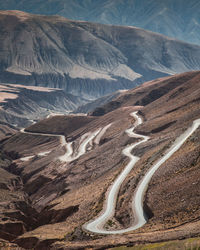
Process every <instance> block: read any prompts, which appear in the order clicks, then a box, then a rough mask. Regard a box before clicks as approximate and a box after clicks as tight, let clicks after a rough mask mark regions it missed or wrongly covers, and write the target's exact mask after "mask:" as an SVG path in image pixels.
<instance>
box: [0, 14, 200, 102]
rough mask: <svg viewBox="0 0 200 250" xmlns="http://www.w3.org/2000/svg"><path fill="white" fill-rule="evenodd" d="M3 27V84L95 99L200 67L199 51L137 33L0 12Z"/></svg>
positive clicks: (129, 29) (130, 29)
mask: <svg viewBox="0 0 200 250" xmlns="http://www.w3.org/2000/svg"><path fill="white" fill-rule="evenodd" d="M0 28H1V29H0V37H1V39H0V45H1V53H0V72H1V74H0V81H1V82H5V83H18V84H21V83H23V84H25V85H39V86H45V87H54V88H62V89H64V90H65V91H66V92H68V93H71V94H73V95H79V96H80V95H82V96H83V97H84V98H86V99H96V98H97V97H101V96H103V95H106V94H109V93H111V92H114V91H116V90H119V89H130V88H132V87H134V86H136V85H138V84H141V83H142V82H144V81H147V80H151V79H155V78H158V77H162V76H166V75H169V74H175V73H181V72H185V71H191V70H198V69H199V68H200V59H199V58H200V46H198V45H191V44H187V43H184V42H180V41H176V40H174V39H171V38H167V37H164V36H163V35H159V34H155V33H152V32H149V31H145V30H141V29H139V28H133V27H121V26H112V25H104V24H93V23H88V22H77V21H71V20H68V19H65V18H63V17H59V16H51V17H49V16H40V15H33V14H28V13H23V12H20V11H1V12H0ZM9 34H10V35H9ZM13 41H15V43H13ZM12 51H14V53H13V54H12ZM11 54H12V56H11Z"/></svg>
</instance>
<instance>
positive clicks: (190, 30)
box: [0, 0, 200, 44]
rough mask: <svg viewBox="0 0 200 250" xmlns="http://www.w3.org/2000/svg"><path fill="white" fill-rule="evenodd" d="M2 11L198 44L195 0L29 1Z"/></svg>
mask: <svg viewBox="0 0 200 250" xmlns="http://www.w3.org/2000/svg"><path fill="white" fill-rule="evenodd" d="M0 9H2V10H22V11H27V12H31V13H35V14H44V15H61V16H64V17H67V18H70V19H74V20H85V21H90V22H99V23H104V24H114V25H133V26H137V27H140V28H144V29H147V30H151V31H154V32H159V33H162V34H164V35H167V36H170V37H174V38H177V39H180V40H184V41H186V42H191V43H196V44H200V35H199V25H200V11H199V9H200V3H199V1H198V0H190V1H187V0H168V1H166V0H150V1H147V0H127V1H123V0H101V1H95V0H93V1H91V0H82V1H80V0H59V1H58V0H55V1H51V0H45V1H43V0H39V1H35V2H34V3H32V2H30V1H28V0H22V1H13V0H8V1H1V2H0Z"/></svg>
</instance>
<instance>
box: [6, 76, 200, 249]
mask: <svg viewBox="0 0 200 250" xmlns="http://www.w3.org/2000/svg"><path fill="white" fill-rule="evenodd" d="M116 101H117V102H119V103H120V105H119V106H120V108H118V109H115V110H113V111H112V112H108V111H109V108H107V107H109V105H108V106H104V110H105V113H106V114H105V115H103V116H99V117H95V118H94V119H93V118H91V119H90V118H89V119H90V122H89V123H88V122H86V123H85V124H84V122H83V123H81V124H79V125H77V126H78V127H77V129H72V130H71V131H70V130H68V128H69V129H70V121H71V118H69V117H68V118H66V119H65V118H64V117H52V118H51V119H49V120H46V121H44V122H43V123H41V124H42V125H41V126H40V125H38V127H37V125H35V129H36V128H37V129H38V128H40V129H41V128H42V126H44V127H43V128H42V129H44V128H45V126H46V124H53V125H52V127H53V130H52V131H55V129H56V125H55V124H56V123H59V121H60V122H61V121H62V122H61V123H63V124H62V126H60V127H59V129H58V130H59V133H63V134H65V135H67V139H70V140H75V141H76V143H78V142H79V140H80V136H81V135H83V134H85V133H87V132H90V131H94V130H96V129H97V128H100V127H104V126H106V125H108V124H110V123H112V126H111V127H110V128H109V129H108V130H107V131H106V133H105V134H104V136H103V137H102V139H101V141H100V144H99V145H96V146H95V147H94V148H93V149H92V150H91V151H89V152H87V153H86V154H85V155H83V156H82V157H80V158H79V159H77V160H75V161H73V162H71V163H60V162H59V160H58V156H60V155H61V154H62V153H63V149H62V148H61V147H60V146H59V140H58V138H56V137H54V138H53V137H42V136H34V135H28V134H20V133H18V134H16V135H15V136H13V137H11V138H10V139H8V140H6V141H5V142H4V143H3V145H2V149H3V150H4V151H5V152H6V153H7V154H8V155H9V156H11V157H13V158H14V157H15V161H14V162H13V163H14V164H12V165H11V166H10V167H8V168H7V170H9V171H10V172H12V173H14V174H17V175H20V178H21V180H22V181H23V185H24V190H25V191H26V192H27V194H28V196H29V199H30V200H31V204H32V206H33V207H34V208H35V209H37V213H38V220H37V226H36V227H35V229H34V230H29V229H28V230H27V231H28V232H26V233H24V234H22V235H21V236H20V237H17V239H16V243H17V244H19V245H20V246H23V247H25V248H29V247H35V248H36V249H40V248H41V247H42V246H43V247H46V248H48V247H49V246H50V245H51V244H53V245H54V247H55V249H73V248H74V249H77V248H86V247H88V248H100V247H101V248H103V249H107V248H108V247H109V246H114V245H118V244H136V243H144V242H157V241H165V240H172V239H179V238H187V237H194V236H198V235H200V220H199V217H200V209H199V208H200V199H199V195H200V193H199V188H198V187H199V184H200V183H199V177H200V172H199V167H200V165H199V164H200V158H199V154H200V144H199V140H200V129H198V130H197V131H196V132H195V133H194V134H193V135H192V136H191V137H190V138H189V139H188V140H187V142H186V143H185V144H184V145H183V146H182V147H181V149H180V150H178V151H177V152H176V153H175V154H174V155H173V156H172V157H171V158H170V159H169V160H168V161H166V163H165V164H163V165H162V166H161V167H160V169H159V170H158V171H157V172H156V173H155V175H154V176H153V178H152V180H151V182H150V185H149V188H148V190H147V193H146V196H145V200H144V204H145V206H144V208H145V212H146V213H147V215H148V217H149V220H148V223H147V224H146V225H145V226H144V227H142V228H141V229H139V230H137V231H134V232H131V233H127V234H124V235H120V237H119V236H118V235H114V236H96V235H92V234H91V235H90V234H88V233H86V232H83V231H82V227H81V226H82V225H83V224H84V223H85V222H87V221H88V220H90V219H92V218H94V217H95V216H96V215H97V214H98V213H99V212H100V211H101V209H102V207H103V201H104V199H105V195H106V191H107V189H108V187H109V186H110V185H111V183H112V182H113V181H114V179H115V178H116V176H117V175H118V174H119V172H120V171H121V170H122V169H123V168H124V166H125V165H126V164H127V162H128V159H127V158H126V157H124V156H123V155H122V154H121V151H122V149H123V148H124V147H125V146H126V145H128V144H130V143H132V142H133V141H134V140H135V139H134V138H129V137H128V136H127V135H126V133H125V130H126V129H127V128H129V127H131V126H132V124H133V123H134V121H133V119H132V118H131V116H130V115H129V114H130V113H131V112H133V111H134V110H137V109H138V108H139V107H138V106H137V107H136V106H133V105H139V106H140V108H139V109H140V111H139V113H140V115H141V116H142V117H143V119H144V123H143V124H142V125H141V126H139V127H138V128H137V132H138V133H141V134H147V135H149V136H150V140H149V141H148V142H146V143H143V144H141V145H140V146H138V147H137V148H136V149H135V150H134V152H133V153H134V154H135V155H138V156H140V157H141V159H140V161H139V162H138V163H137V164H136V166H135V167H134V169H133V170H132V171H131V173H130V174H129V175H128V177H127V178H126V180H125V182H124V183H123V185H122V187H121V189H120V194H119V197H118V202H117V208H116V214H115V217H114V218H113V222H114V226H115V227H126V226H128V225H129V224H130V222H131V221H132V220H133V219H134V218H132V215H131V207H130V204H131V201H132V197H133V193H134V190H135V188H136V186H137V184H138V182H139V180H140V179H141V177H142V176H143V175H144V174H145V173H146V171H147V170H148V169H149V168H150V167H151V166H152V164H154V163H155V162H156V160H158V159H159V158H160V157H161V156H162V155H163V154H164V153H165V151H166V150H167V148H169V147H170V145H171V144H172V143H173V141H174V140H175V139H176V138H177V137H178V136H179V135H180V134H182V133H183V131H185V130H186V129H187V128H188V127H189V126H191V124H192V122H193V120H195V119H197V118H200V73H199V72H192V73H187V74H181V75H179V76H173V77H169V78H165V79H163V80H162V79H159V80H157V81H155V82H150V83H147V84H144V85H143V86H141V87H138V88H136V89H135V90H131V91H128V92H126V93H123V94H122V95H121V96H120V97H119V98H118V99H116ZM141 105H142V106H144V107H141ZM75 119H77V121H82V118H80V120H79V118H75ZM85 119H86V120H87V119H88V118H85ZM47 122H49V123H47ZM62 128H63V129H64V131H62ZM50 130H51V126H50V128H49V130H48V131H50ZM57 132H58V131H57ZM46 150H52V152H51V154H49V155H47V156H46V157H34V158H33V159H31V160H29V161H28V162H21V161H20V159H19V158H20V157H21V156H27V155H32V154H37V153H38V152H41V151H46ZM38 226H40V227H38Z"/></svg>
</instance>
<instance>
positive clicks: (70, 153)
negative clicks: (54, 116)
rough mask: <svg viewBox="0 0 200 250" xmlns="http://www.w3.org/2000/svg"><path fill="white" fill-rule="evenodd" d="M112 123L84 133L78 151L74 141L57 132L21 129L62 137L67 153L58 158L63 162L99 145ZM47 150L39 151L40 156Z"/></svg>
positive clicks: (25, 158) (69, 160)
mask: <svg viewBox="0 0 200 250" xmlns="http://www.w3.org/2000/svg"><path fill="white" fill-rule="evenodd" d="M111 125H112V124H111V123H110V124H108V125H106V126H105V127H103V128H99V129H97V130H95V131H94V132H89V133H86V134H84V135H82V137H81V140H80V142H79V147H78V150H77V152H74V150H73V146H72V144H73V142H67V141H66V139H65V136H64V135H57V134H45V133H37V132H28V131H25V129H24V128H23V129H21V130H20V132H21V133H24V134H30V135H39V136H53V137H59V138H60V144H61V146H62V147H65V151H66V152H65V154H64V155H62V156H60V157H59V158H58V159H59V160H60V161H61V162H71V161H74V160H76V159H78V158H80V157H81V156H82V155H84V154H85V153H86V152H87V150H91V149H92V147H93V145H94V144H96V145H98V144H99V142H100V140H101V138H102V136H103V135H104V133H105V132H106V130H107V129H108V128H109V127H110V126H111ZM45 153H46V152H42V153H39V154H38V155H40V156H46V154H45ZM33 157H34V155H33V156H27V157H22V158H21V160H22V161H28V160H29V159H31V158H33Z"/></svg>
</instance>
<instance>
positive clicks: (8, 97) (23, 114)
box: [0, 84, 86, 135]
mask: <svg viewBox="0 0 200 250" xmlns="http://www.w3.org/2000/svg"><path fill="white" fill-rule="evenodd" d="M84 103H86V100H84V99H82V98H79V97H76V96H73V95H71V94H66V93H65V92H64V91H63V90H61V89H50V88H43V87H33V86H24V85H13V84H0V120H1V122H0V124H1V126H4V128H3V127H2V129H1V132H2V135H3V134H6V133H9V131H8V130H9V129H8V127H12V129H15V128H18V127H25V126H28V125H30V124H32V123H33V122H34V121H38V120H39V119H41V118H44V117H46V116H48V115H50V114H51V113H56V112H57V113H65V114H67V113H69V112H71V111H72V110H74V109H76V108H77V107H78V106H79V105H81V104H84ZM6 131H7V132H6ZM10 132H11V131H10Z"/></svg>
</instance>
